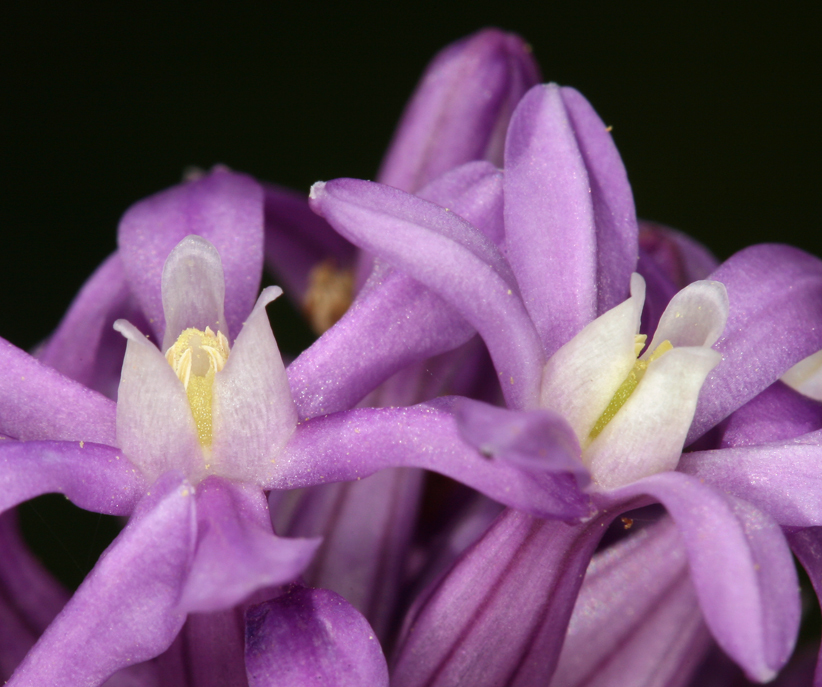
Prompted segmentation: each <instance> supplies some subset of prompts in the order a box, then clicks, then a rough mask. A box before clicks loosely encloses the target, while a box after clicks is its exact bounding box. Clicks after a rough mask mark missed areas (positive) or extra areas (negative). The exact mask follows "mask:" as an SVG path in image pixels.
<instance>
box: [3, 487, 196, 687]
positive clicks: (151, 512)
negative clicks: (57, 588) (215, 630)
mask: <svg viewBox="0 0 822 687" xmlns="http://www.w3.org/2000/svg"><path fill="white" fill-rule="evenodd" d="M195 527H196V524H195V517H194V490H193V489H192V488H191V486H190V485H189V484H188V483H187V482H186V481H185V480H182V479H181V478H180V476H178V475H174V474H173V473H170V474H169V475H168V476H166V477H164V478H163V479H162V480H160V481H159V482H157V483H155V484H154V486H153V487H152V490H151V492H150V495H147V497H146V498H145V499H143V501H141V502H140V505H139V506H138V508H137V511H136V512H135V514H134V516H133V518H132V519H131V521H130V522H129V524H128V525H127V526H126V528H125V529H124V530H123V531H122V532H121V533H120V535H119V536H118V537H117V539H115V540H114V543H113V544H112V545H111V546H110V547H109V548H108V549H107V550H106V551H105V552H104V553H103V555H102V556H101V557H100V560H99V561H98V562H97V565H96V566H95V567H94V569H93V570H92V571H91V573H90V574H89V576H88V577H87V578H86V579H85V581H84V582H83V584H82V585H80V588H79V589H78V590H77V592H76V593H75V594H74V596H73V597H72V598H71V601H69V603H68V604H67V605H66V607H65V609H64V610H63V612H62V613H60V615H59V616H57V619H56V620H55V621H54V622H53V623H52V624H51V625H50V626H49V628H48V629H47V630H46V632H45V634H44V635H43V636H42V637H41V638H40V640H39V641H38V642H37V644H36V645H35V646H34V648H33V649H32V650H31V651H30V652H29V654H28V656H26V659H25V660H24V661H23V663H22V664H21V665H20V667H19V668H18V669H17V671H16V672H15V673H14V675H13V676H12V678H11V680H9V682H8V684H9V685H12V686H14V687H16V686H17V685H35V684H36V685H54V687H60V686H61V685H65V686H66V687H75V686H76V685H99V684H101V683H102V682H103V681H104V680H105V679H106V678H107V677H109V676H110V675H111V674H112V673H114V672H115V671H116V670H118V669H119V668H121V667H124V666H126V665H130V664H134V663H139V662H141V661H146V660H148V659H150V658H153V657H154V656H157V655H158V654H159V653H161V652H162V651H164V650H165V649H166V648H167V647H168V646H169V645H170V644H171V642H172V640H173V639H174V637H175V635H176V634H177V633H178V632H179V631H180V628H181V627H182V625H183V621H184V620H185V615H184V614H182V613H180V612H179V611H178V610H177V608H176V607H177V602H178V601H179V595H180V590H181V588H182V585H183V582H184V580H185V577H186V574H187V572H188V567H189V565H190V563H191V557H192V554H193V550H194V537H195V532H196V529H195Z"/></svg>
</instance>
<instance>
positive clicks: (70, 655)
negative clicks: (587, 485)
mask: <svg viewBox="0 0 822 687" xmlns="http://www.w3.org/2000/svg"><path fill="white" fill-rule="evenodd" d="M262 207H263V196H262V192H261V190H260V188H259V186H258V185H257V184H256V183H255V182H253V181H252V180H251V179H248V178H247V177H244V176H242V175H237V174H234V173H231V172H229V171H227V170H222V169H217V170H215V171H214V172H212V173H211V174H209V175H206V176H204V177H202V178H199V179H196V180H192V181H189V182H187V183H184V184H182V185H181V186H178V187H175V188H173V189H170V190H168V191H165V192H163V193H160V194H158V195H156V196H153V197H151V198H149V199H147V200H145V201H142V202H141V203H138V204H137V205H136V206H134V207H133V208H131V209H130V210H129V211H128V212H127V213H126V215H125V217H124V218H123V221H122V222H121V226H120V249H119V252H118V255H117V256H116V257H115V258H113V259H112V262H110V263H109V265H106V266H104V267H103V268H102V271H101V272H100V273H98V275H96V276H95V277H94V278H92V281H91V282H90V284H89V285H88V286H87V287H86V289H84V292H83V293H82V294H81V296H80V298H79V301H78V304H77V305H76V306H75V308H73V310H72V312H71V313H70V315H69V317H68V318H67V320H66V321H65V322H64V323H63V326H62V327H61V330H60V331H59V332H58V335H56V336H55V339H53V340H52V342H50V343H49V346H48V348H47V354H48V351H54V352H55V353H54V355H57V354H58V353H59V354H61V355H63V356H64V359H67V358H69V357H70V356H69V355H68V351H67V350H66V349H69V348H72V349H73V350H74V351H75V352H76V353H77V354H79V355H82V354H83V352H84V350H85V348H86V347H88V348H90V349H91V350H92V351H96V350H99V349H100V347H101V343H100V336H101V333H100V332H101V324H100V323H101V322H103V321H105V320H106V318H108V317H109V316H110V315H111V313H112V312H117V311H118V310H119V309H121V308H122V306H123V305H124V304H125V303H129V304H132V305H133V304H135V303H136V306H135V307H137V308H138V310H139V315H138V317H137V318H135V319H136V321H137V322H136V323H137V324H139V325H142V326H144V327H146V330H145V331H141V330H140V329H139V327H138V326H135V324H133V323H129V322H128V321H124V320H120V321H118V322H117V324H116V328H117V329H118V330H119V331H120V332H121V333H122V334H124V335H125V337H126V339H127V340H128V346H127V350H126V354H125V359H124V363H123V373H122V377H121V382H120V388H119V393H118V402H117V403H116V404H115V403H114V402H113V401H111V400H109V399H107V398H105V397H104V396H102V395H100V394H99V393H97V392H95V391H92V390H90V389H89V388H88V387H86V386H84V385H83V384H81V383H78V382H76V381H73V380H71V379H69V378H68V377H66V376H64V375H62V374H60V373H59V372H57V371H55V370H54V369H52V368H50V367H48V366H46V365H44V364H43V363H42V362H39V361H38V360H36V359H35V358H32V357H31V356H29V355H27V354H26V353H24V352H23V351H20V350H19V349H16V348H15V347H14V346H12V345H10V344H8V343H6V342H2V348H1V349H0V355H2V358H3V363H4V365H3V373H2V375H0V433H2V434H3V435H5V436H7V437H9V438H10V439H11V440H6V441H2V442H0V483H2V486H3V488H2V490H0V494H1V495H0V509H2V510H6V509H8V508H10V507H13V506H14V505H16V504H17V503H20V502H21V501H23V500H26V499H29V498H32V497H34V496H36V495H38V494H42V493H46V492H59V493H63V494H65V495H66V496H67V497H68V498H69V499H71V500H72V501H73V502H74V503H75V504H77V505H79V506H80V507H83V508H86V509H90V510H94V511H97V512H102V513H110V514H121V515H129V516H130V519H129V522H128V525H127V526H126V527H125V529H124V530H123V532H122V533H121V534H120V535H119V536H118V537H117V539H116V540H115V541H114V542H113V544H112V545H111V546H110V547H109V549H108V550H107V551H106V552H105V554H104V555H103V556H102V557H101V559H100V561H99V562H98V564H97V565H96V566H95V568H94V570H93V571H92V572H91V573H90V575H89V576H88V577H87V579H86V580H85V581H84V583H83V584H82V585H81V587H80V588H79V589H78V590H77V592H76V593H75V594H74V596H73V597H72V599H71V600H70V601H69V602H68V604H67V605H66V607H65V608H64V609H63V611H62V612H61V613H60V614H59V615H58V616H57V617H56V619H55V620H54V622H53V623H52V624H51V625H50V626H49V628H48V629H47V630H46V632H45V633H44V634H43V636H42V637H41V638H40V639H39V641H38V642H37V644H36V645H35V646H34V648H33V649H32V650H31V651H30V652H29V653H28V655H27V656H26V658H25V660H24V661H23V663H22V664H21V665H20V667H19V668H18V669H17V671H16V672H15V673H14V675H13V676H12V678H11V680H10V684H32V683H37V682H39V683H44V684H45V683H48V684H55V685H57V684H67V685H68V684H72V685H73V684H78V683H80V682H82V683H85V684H99V683H100V682H102V681H103V680H105V679H106V678H107V677H108V676H109V675H111V674H112V673H114V672H115V671H116V670H118V669H119V668H122V667H124V666H129V665H133V664H135V663H138V662H141V661H146V660H148V659H150V658H152V657H154V656H157V655H158V654H160V653H162V652H163V651H165V650H166V649H168V647H169V646H170V645H171V644H172V642H173V641H174V638H175V637H176V636H177V635H178V633H179V632H180V630H181V628H182V627H183V624H184V622H185V621H186V617H187V616H188V617H189V621H190V622H189V624H188V625H187V626H186V627H187V629H186V633H187V636H190V635H192V633H193V635H194V636H196V635H197V632H198V630H197V628H198V627H201V628H203V629H202V630H201V632H202V633H203V634H204V635H206V636H207V635H209V634H210V635H211V636H212V637H213V636H214V632H215V631H216V630H215V629H214V628H219V627H220V626H221V623H222V624H223V625H225V624H226V622H227V620H226V618H227V617H229V616H230V614H232V613H234V612H235V611H233V610H231V609H233V608H234V607H235V606H237V605H238V604H242V603H244V602H247V600H248V599H250V598H251V597H252V595H254V594H255V593H257V592H260V593H264V592H265V590H269V592H268V596H271V595H272V594H274V592H273V591H270V588H271V587H274V586H277V585H281V584H283V583H285V582H288V581H290V580H292V579H294V578H295V577H296V576H297V575H298V574H299V573H300V572H301V571H302V570H303V569H304V568H305V567H306V565H307V564H308V562H309V560H310V558H311V556H312V554H313V552H314V550H315V549H316V547H317V543H318V542H317V541H316V540H310V539H282V538H279V537H277V536H276V535H275V534H274V533H273V531H272V527H271V521H270V516H269V512H268V506H267V502H266V498H265V491H268V490H272V489H273V490H279V489H291V488H296V487H304V486H312V485H316V484H322V483H326V482H333V481H343V480H356V479H360V478H362V477H366V476H368V475H370V474H372V473H373V472H376V471H377V470H379V469H381V468H383V467H389V466H415V467H427V468H430V469H434V470H438V471H440V472H443V473H445V474H449V475H451V476H453V477H455V478H457V479H460V480H462V481H464V482H465V483H466V484H469V485H471V486H474V487H475V488H478V489H479V490H480V491H483V492H484V493H487V494H489V495H490V496H492V497H495V498H499V499H500V500H501V502H503V503H506V504H508V505H511V506H515V507H517V508H522V509H524V510H526V511H530V512H533V513H534V514H538V515H550V514H555V513H558V512H564V511H565V510H566V509H567V507H568V506H567V504H565V503H564V502H563V496H562V494H561V493H557V492H551V491H550V490H546V488H545V486H546V484H551V483H552V480H553V476H552V474H551V472H550V470H547V471H546V470H541V471H534V470H533V469H528V470H525V469H523V468H521V467H520V466H518V465H517V464H516V463H515V462H512V461H490V462H489V461H488V460H487V459H485V458H484V457H482V456H481V455H479V454H478V453H477V452H476V451H475V450H474V448H473V447H472V446H471V445H470V444H469V443H467V442H466V441H464V440H463V438H462V436H461V434H460V430H459V426H458V421H457V419H456V418H455V415H454V411H453V405H454V403H453V400H452V399H440V400H438V401H436V402H432V403H429V404H421V405H417V406H413V407H409V408H383V409H359V410H353V411H349V412H343V413H336V414H331V415H326V416H322V417H317V418H314V419H309V420H306V419H305V417H306V416H302V414H301V413H300V412H299V411H300V410H301V409H300V407H299V406H298V405H295V403H294V401H293V400H292V395H291V391H290V388H289V384H288V379H287V377H286V373H285V370H284V366H283V363H282V360H281V358H280V355H279V351H278V349H277V346H276V342H275V340H274V337H273V334H272V332H271V330H270V327H269V324H268V319H267V317H266V314H265V305H266V304H267V303H268V302H269V301H270V300H272V299H273V298H274V297H276V296H277V295H278V294H279V289H277V288H269V289H266V290H264V291H263V293H262V294H261V295H260V296H259V297H258V298H257V299H256V304H255V303H254V299H255V295H256V291H257V288H258V279H259V273H260V266H261V261H262V251H261V237H262V226H263V221H262V218H263V213H262ZM192 234H194V235H192ZM197 234H198V235H197ZM118 261H119V262H121V263H122V265H123V270H122V272H120V271H119V270H113V269H111V265H112V264H113V263H114V262H118ZM101 274H102V275H103V276H101ZM123 279H124V280H125V282H126V283H127V286H128V288H127V289H125V290H123V289H111V288H110V286H111V284H112V282H114V281H117V280H123ZM123 294H125V296H124V295H123ZM252 306H253V307H252ZM129 307H131V305H129ZM82 322H86V323H88V324H89V325H90V326H89V328H88V330H86V331H82V326H81V323H82ZM73 328H74V329H80V330H81V331H79V332H77V336H74V337H72V336H69V335H68V333H69V332H70V330H72V329H73ZM82 334H85V335H86V336H83V335H82ZM152 339H153V340H154V341H157V342H162V349H160V348H157V347H156V346H155V344H154V343H153V342H152ZM55 340H57V341H61V342H62V350H61V349H60V347H58V346H57V345H56V344H55V343H54V341H55ZM365 342H367V339H363V338H362V337H360V338H359V339H358V340H357V345H358V347H360V348H361V347H362V346H363V345H366V346H367V343H365ZM317 345H319V346H322V345H323V344H322V343H321V342H318V344H317ZM85 369H86V370H95V362H94V361H91V362H89V363H88V364H87V366H86V368H85ZM550 429H551V428H550V427H549V428H548V430H549V434H550ZM552 441H553V442H554V443H555V445H556V449H555V450H556V453H558V454H562V453H563V452H564V451H565V450H566V444H567V441H568V438H567V437H566V436H565V435H563V433H562V431H558V432H555V433H554V434H553V435H552ZM557 498H559V500H557ZM294 593H295V594H296V596H295V597H294V598H303V599H305V598H308V597H301V596H300V595H299V594H298V593H296V592H294ZM310 596H311V595H310V594H309V597H310ZM263 598H265V596H264V597H263ZM315 601H316V602H317V607H316V608H317V611H316V614H315V619H316V620H317V623H318V624H315V625H312V626H310V627H307V628H306V629H305V632H304V633H303V635H300V630H299V627H303V625H299V627H297V628H295V630H294V632H295V637H299V636H302V637H303V640H302V644H301V646H303V647H304V648H305V649H306V650H309V649H310V647H312V646H315V642H316V640H317V634H316V630H317V628H320V629H321V628H322V627H323V626H324V622H325V621H324V620H323V618H325V620H327V621H328V622H332V619H333V618H338V620H339V621H340V622H345V623H348V624H349V625H350V627H351V630H350V632H351V637H352V639H351V641H350V642H349V641H348V640H344V639H340V640H339V641H340V642H341V644H339V645H335V644H334V642H331V644H327V646H328V651H330V652H332V653H333V652H337V653H339V652H340V651H342V652H349V653H350V655H351V656H354V657H356V658H357V660H362V661H364V662H365V663H364V664H363V666H364V669H365V667H367V666H368V665H371V668H369V670H372V669H373V670H372V673H369V674H373V671H377V673H379V671H380V670H382V671H383V673H384V670H385V668H384V664H380V661H382V660H383V659H382V658H381V654H379V652H378V651H376V652H375V649H374V646H375V645H376V643H375V642H374V641H370V642H369V641H365V640H363V639H362V637H361V636H360V635H361V634H362V632H364V631H365V630H364V629H363V628H364V627H367V623H365V621H364V620H362V619H361V618H360V619H359V620H357V619H356V618H357V617H358V616H357V615H356V611H354V610H353V609H351V608H350V607H348V606H346V605H345V603H344V602H343V601H342V600H341V599H339V598H338V597H330V596H322V595H320V596H318V597H316V599H315ZM300 603H307V601H305V600H304V601H303V602H300ZM312 603H313V602H312ZM283 604H285V605H283ZM289 608H291V610H288V609H289ZM294 612H295V607H293V606H288V603H286V601H285V600H283V601H278V600H277V599H275V600H273V601H271V602H269V610H268V611H266V613H268V615H267V616H266V617H271V618H274V617H297V618H299V617H301V616H300V614H299V613H298V614H297V616H294V615H293V613H294ZM305 612H308V611H305ZM203 614H205V615H203ZM226 614H229V615H228V616H227V615H226ZM283 614H285V615H283ZM289 614H291V615H289ZM352 614H353V615H352ZM255 617H256V616H255ZM344 618H348V620H344ZM269 626H270V624H269V623H267V622H263V623H261V624H259V623H258V624H256V625H254V627H255V628H257V629H256V630H254V632H257V635H255V636H256V637H257V639H258V640H259V641H258V643H257V644H255V645H254V646H261V645H265V644H266V642H267V641H268V640H266V639H265V636H266V632H268V630H266V629H265V628H268V627H269ZM209 627H211V629H210V630H209V629H208V628H209ZM234 627H235V628H236V622H235V623H234ZM357 628H359V630H358V629H357ZM295 641H298V639H295ZM298 643H299V641H298ZM332 645H333V646H332ZM335 646H336V648H334V647H335ZM218 648H221V647H217V646H215V644H214V641H213V640H211V641H210V642H204V643H202V646H201V647H200V649H199V651H200V653H198V654H197V656H198V657H199V656H202V660H203V661H207V654H208V653H209V652H210V651H211V652H212V653H213V652H216V650H217V649H218ZM239 648H241V643H239V644H238V649H239ZM212 650H213V651H212ZM255 656H256V658H255V661H256V663H255V664H254V665H256V666H258V668H259V666H260V661H261V660H266V659H264V657H263V658H260V657H259V656H257V655H256V654H255ZM292 656H293V658H294V660H295V661H297V666H299V665H300V663H299V655H298V653H294V652H292ZM369 657H370V658H369ZM373 661H377V664H376V666H374V665H372V663H370V662H373ZM380 665H382V666H383V667H382V669H380V667H379V666H380ZM259 669H260V670H263V669H262V668H259ZM305 669H306V668H305V665H303V668H302V670H305ZM254 670H257V668H255V669H254ZM266 670H268V669H266ZM240 671H242V667H240Z"/></svg>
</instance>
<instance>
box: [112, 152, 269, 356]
mask: <svg viewBox="0 0 822 687" xmlns="http://www.w3.org/2000/svg"><path fill="white" fill-rule="evenodd" d="M190 234H196V235H197V236H201V237H203V238H204V239H207V240H208V241H210V242H211V243H212V244H214V247H215V248H216V249H217V251H218V252H219V253H220V258H221V259H222V263H223V270H224V272H225V296H226V297H225V314H226V319H227V320H228V328H229V330H230V331H231V332H233V333H234V334H235V335H236V333H238V332H239V331H240V329H241V327H242V322H243V320H244V319H245V318H246V316H247V315H248V313H249V312H251V307H252V306H253V305H254V300H255V299H256V297H257V291H258V290H259V288H260V277H261V275H262V268H263V193H262V189H261V188H260V186H259V184H257V182H256V181H254V180H253V179H251V178H250V177H247V176H245V175H243V174H236V173H234V172H230V171H228V170H227V169H224V168H215V169H214V170H213V171H212V172H210V173H209V174H207V175H205V176H204V177H201V178H199V179H196V180H194V181H188V182H186V183H184V184H180V185H179V186H175V187H173V188H171V189H168V190H166V191H162V192H160V193H157V194H156V195H153V196H151V197H150V198H146V199H145V200H142V201H140V202H139V203H137V204H136V205H133V206H132V207H131V208H129V210H128V211H127V212H126V214H125V215H123V218H122V219H121V220H120V230H119V235H118V243H119V247H120V257H121V258H122V260H123V265H124V267H125V272H126V277H127V279H128V283H129V285H130V286H131V290H132V292H133V293H134V294H135V295H136V297H137V298H138V300H139V302H140V304H141V306H142V308H143V312H144V313H145V314H146V317H147V318H148V320H149V322H150V323H151V326H152V327H153V329H154V333H155V335H156V337H157V340H162V336H163V333H164V331H165V316H164V314H163V305H162V295H161V290H160V285H161V276H162V270H163V264H164V263H165V260H166V257H168V254H169V253H170V252H171V250H172V249H173V248H174V247H175V246H176V245H177V244H178V243H179V242H180V241H182V239H184V238H185V237H186V236H188V235H190Z"/></svg>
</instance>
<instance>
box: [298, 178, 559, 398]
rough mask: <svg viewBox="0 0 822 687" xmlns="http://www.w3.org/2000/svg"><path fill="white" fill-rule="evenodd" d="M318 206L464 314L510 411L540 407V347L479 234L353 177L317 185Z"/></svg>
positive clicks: (509, 281)
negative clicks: (488, 355) (486, 351)
mask: <svg viewBox="0 0 822 687" xmlns="http://www.w3.org/2000/svg"><path fill="white" fill-rule="evenodd" d="M312 207H314V208H315V209H317V211H318V212H320V213H321V214H323V216H325V217H326V219H328V220H329V222H331V224H332V226H334V228H335V229H337V231H339V232H340V233H342V234H343V235H344V236H346V237H347V238H349V239H351V240H352V241H354V242H355V243H357V245H359V246H360V247H361V248H364V249H366V250H369V251H371V252H373V253H376V254H377V255H378V256H379V257H381V258H383V259H384V260H386V261H387V262H389V263H390V264H391V265H393V266H394V267H395V268H396V269H398V270H401V271H403V272H405V273H406V274H407V275H408V276H410V277H413V278H414V279H416V280H417V281H419V282H421V283H422V284H423V285H424V286H427V287H428V288H430V289H431V290H433V291H435V292H436V293H438V294H439V295H441V296H442V297H443V298H445V299H446V300H447V301H448V302H449V303H450V304H451V305H452V306H454V307H455V308H456V309H457V310H459V311H460V313H461V314H462V315H463V316H464V317H465V319H466V320H468V321H469V322H470V323H471V324H472V325H473V326H474V327H475V328H476V329H477V331H478V332H479V333H480V335H481V336H482V337H483V339H484V340H485V343H486V345H487V346H488V349H489V351H490V352H491V356H492V358H493V359H494V363H495V366H496V367H497V372H498V373H499V375H500V377H501V378H502V381H503V384H502V387H503V389H504V392H505V394H506V398H507V399H508V401H509V405H510V406H511V407H513V408H526V409H527V408H533V407H536V406H537V402H538V394H539V381H540V376H541V367H542V364H543V362H544V358H543V355H542V348H541V345H540V343H539V339H538V337H537V333H536V331H535V330H534V328H533V325H532V324H531V321H530V318H529V316H528V313H527V312H526V311H525V308H524V307H523V305H522V301H520V299H519V297H518V295H517V287H516V284H515V281H514V280H513V278H512V277H511V275H510V272H509V268H508V267H507V264H506V263H505V260H504V259H503V257H502V256H501V255H500V254H499V253H498V251H497V250H496V249H495V248H494V245H493V244H492V243H491V242H490V241H488V239H486V238H485V237H484V236H483V235H482V234H481V233H480V232H479V231H477V230H476V229H475V228H474V227H472V226H471V225H470V224H468V223H467V222H465V221H464V220H462V219H461V218H459V217H457V216H456V215H455V214H454V213H452V212H448V211H447V210H446V209H444V208H441V207H439V206H436V205H433V204H431V203H428V202H426V201H423V200H421V199H420V198H417V197H416V196H411V195H408V194H404V193H402V192H401V191H398V190H396V189H392V188H390V187H386V186H379V185H378V184H372V183H370V182H364V181H357V180H354V179H339V180H337V181H331V182H328V183H327V184H321V183H318V184H315V185H314V186H313V188H312ZM509 381H510V384H509V383H508V382H509Z"/></svg>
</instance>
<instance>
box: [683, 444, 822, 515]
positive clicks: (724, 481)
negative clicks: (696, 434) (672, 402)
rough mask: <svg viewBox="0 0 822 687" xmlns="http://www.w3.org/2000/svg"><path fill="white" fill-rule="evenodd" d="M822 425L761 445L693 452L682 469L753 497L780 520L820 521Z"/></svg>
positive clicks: (749, 498)
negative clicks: (820, 428) (788, 437)
mask: <svg viewBox="0 0 822 687" xmlns="http://www.w3.org/2000/svg"><path fill="white" fill-rule="evenodd" d="M820 466H822V430H819V431H816V432H813V433H811V434H805V435H802V436H799V437H797V438H795V439H792V440H790V441H787V442H774V443H771V444H765V445H763V446H745V447H740V448H723V449H718V450H716V451H695V452H693V453H686V454H684V455H683V456H682V459H681V460H680V463H679V468H678V469H679V471H680V472H684V473H686V474H688V475H693V476H694V477H696V478H698V479H699V480H701V481H703V482H707V483H708V484H712V485H713V486H715V487H716V488H717V489H721V490H722V491H723V492H725V493H728V494H732V495H733V496H737V497H739V498H742V499H745V500H746V501H749V502H750V503H752V504H753V505H754V506H756V507H757V508H759V509H760V510H762V511H764V512H765V513H768V515H770V516H771V517H772V518H774V519H775V520H776V521H777V522H778V523H779V524H780V525H783V526H795V527H811V526H816V525H822V469H820Z"/></svg>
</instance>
